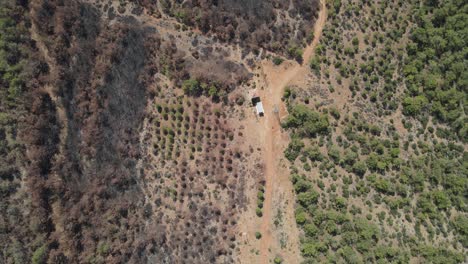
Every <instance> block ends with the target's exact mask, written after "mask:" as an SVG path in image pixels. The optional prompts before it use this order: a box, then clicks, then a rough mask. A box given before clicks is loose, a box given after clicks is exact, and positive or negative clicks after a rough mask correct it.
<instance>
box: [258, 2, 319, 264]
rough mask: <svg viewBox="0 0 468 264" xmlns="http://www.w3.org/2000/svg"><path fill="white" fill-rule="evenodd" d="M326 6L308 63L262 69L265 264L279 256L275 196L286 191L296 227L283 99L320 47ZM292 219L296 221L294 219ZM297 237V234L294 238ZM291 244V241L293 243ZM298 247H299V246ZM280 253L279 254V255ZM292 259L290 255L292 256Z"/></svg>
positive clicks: (265, 64) (267, 65) (270, 65)
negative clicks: (283, 164)
mask: <svg viewBox="0 0 468 264" xmlns="http://www.w3.org/2000/svg"><path fill="white" fill-rule="evenodd" d="M326 14H327V9H326V3H325V0H322V1H321V10H320V13H319V17H318V19H317V22H316V24H315V29H314V39H313V41H312V43H311V44H310V45H309V46H307V48H306V49H305V50H304V63H303V64H302V65H301V64H298V63H296V62H292V61H288V62H285V63H283V64H281V65H280V66H275V65H274V64H273V63H272V62H271V61H264V62H263V63H262V65H261V69H262V73H263V74H262V75H263V76H264V81H265V87H266V89H264V90H261V91H260V92H259V94H260V97H261V98H262V100H263V105H264V108H265V118H264V120H262V121H261V128H260V129H261V130H262V131H261V134H262V136H263V137H262V138H263V139H264V140H265V141H264V146H263V147H264V150H263V151H264V153H265V156H264V159H265V180H266V183H265V202H264V209H263V210H264V211H263V218H262V221H263V222H262V224H261V231H260V232H261V233H262V239H261V241H260V255H261V262H262V263H268V262H269V261H270V259H271V258H272V257H274V255H270V254H271V253H272V254H275V252H270V249H271V247H272V244H273V243H274V235H273V231H272V229H273V214H274V209H275V208H276V205H273V202H272V201H273V196H274V195H275V194H276V192H277V191H279V190H283V191H284V192H285V194H286V195H287V196H289V199H288V206H287V209H286V211H285V212H284V213H285V214H286V215H287V216H286V217H285V219H289V220H290V221H292V222H289V223H287V224H286V225H287V226H295V223H294V208H293V201H294V198H293V197H292V195H293V193H292V186H291V183H290V180H289V175H288V171H287V169H286V168H284V167H283V168H282V167H280V164H281V159H282V157H283V151H284V148H285V147H286V146H287V144H288V141H289V138H288V135H287V133H285V132H283V131H282V129H281V125H280V120H281V118H282V117H284V116H286V115H287V110H286V107H285V105H284V104H283V102H282V101H281V97H282V95H283V89H284V88H285V87H286V86H287V85H288V84H290V83H292V82H296V81H299V80H301V79H303V78H304V77H305V76H306V75H307V74H308V72H309V71H310V70H309V67H308V61H309V60H310V59H311V57H312V55H313V52H314V49H315V47H316V46H317V44H318V42H319V39H320V36H321V34H322V29H323V27H324V24H325V21H326ZM275 108H276V109H278V110H279V113H275ZM291 216H292V217H291ZM294 229H295V230H289V231H290V232H292V234H289V236H290V238H291V239H292V240H296V241H293V242H292V243H297V244H298V241H297V240H298V236H297V233H298V231H297V228H294ZM294 233H296V234H294ZM289 243H291V241H289ZM297 247H298V245H297ZM277 253H278V252H277ZM288 255H289V254H288ZM281 257H282V258H283V259H284V260H285V262H286V263H297V261H298V258H300V254H299V253H298V252H296V254H294V255H292V254H291V255H290V256H286V255H281Z"/></svg>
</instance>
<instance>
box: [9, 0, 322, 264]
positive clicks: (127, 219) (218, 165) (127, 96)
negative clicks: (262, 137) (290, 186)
mask: <svg viewBox="0 0 468 264" xmlns="http://www.w3.org/2000/svg"><path fill="white" fill-rule="evenodd" d="M305 2H307V3H305ZM308 2H309V1H293V6H294V7H291V6H285V5H284V4H282V2H281V1H277V2H275V3H267V2H266V1H259V2H258V1H257V2H255V1H254V2H239V3H237V2H235V3H234V2H225V1H220V2H217V1H216V2H206V3H205V2H203V1H202V2H196V1H189V2H184V3H183V4H182V3H180V2H178V1H176V2H171V3H169V1H161V2H160V3H159V4H158V5H154V4H153V2H152V1H133V2H130V1H129V2H126V1H120V2H119V1H85V0H83V1H60V0H30V1H27V0H25V1H15V0H7V1H2V3H1V4H0V8H1V9H0V11H1V12H0V15H1V19H2V20H4V21H7V22H6V23H3V24H1V23H0V26H1V28H0V29H1V33H2V34H0V40H1V41H2V43H6V44H5V45H0V49H1V51H2V53H0V58H1V59H2V61H1V64H0V73H1V74H2V78H1V79H0V88H1V89H0V91H1V93H2V99H1V100H0V109H1V113H0V125H1V128H0V142H1V145H0V147H1V148H0V157H1V159H0V161H1V164H0V165H1V170H0V183H1V186H2V188H1V197H2V200H1V201H0V207H1V210H2V214H1V217H0V243H1V244H2V245H6V246H5V247H4V248H2V250H1V251H0V258H1V259H3V260H5V263H30V262H33V263H211V262H222V263H231V262H234V261H235V260H236V250H237V248H238V244H239V242H238V234H237V225H238V219H239V215H240V214H241V213H242V212H243V211H245V210H246V204H247V201H248V199H249V198H248V197H247V195H246V194H245V191H246V189H247V188H251V187H252V186H253V185H254V186H257V185H258V184H259V182H261V181H262V164H261V163H262V161H261V160H260V159H259V158H258V149H259V148H258V146H255V145H249V144H251V143H247V142H246V140H245V132H244V130H243V127H242V126H240V125H238V124H237V123H235V121H236V120H238V119H239V118H240V116H242V115H243V112H242V111H241V110H240V106H239V105H243V104H244V98H243V97H242V96H241V93H236V91H237V90H239V89H242V87H243V88H244V89H245V87H247V86H249V85H251V83H250V80H251V78H252V76H253V74H252V73H251V72H252V67H254V65H255V58H256V55H255V54H253V53H252V52H251V51H258V49H260V48H266V49H268V50H270V51H277V52H283V53H284V52H287V49H286V47H294V48H297V49H299V47H300V46H301V45H302V43H303V42H304V41H305V39H306V37H307V34H308V32H309V31H310V28H311V27H312V25H313V21H314V17H315V13H316V6H315V5H314V3H308ZM306 4H307V5H306ZM244 8H248V9H247V10H246V9H244ZM260 10H262V11H261V12H260ZM199 12H201V15H202V19H201V20H199V19H198V18H197V16H198V15H197V14H198V13H199ZM182 13H183V14H185V15H184V16H183V17H181V16H180V14H182ZM157 14H159V15H157ZM280 17H281V19H280ZM251 19H253V20H251ZM180 22H182V23H180ZM207 25H212V26H210V27H207ZM229 25H231V26H229ZM187 26H188V27H189V28H190V29H187V28H186V27H187ZM270 27H271V28H272V29H271V30H270V29H269V28H270ZM198 29H200V30H202V32H198ZM226 32H227V33H226ZM289 39H292V42H289ZM227 43H229V45H227ZM236 43H241V47H237V46H235V45H230V44H236ZM18 47H20V48H18ZM5 54H8V56H7V55H5ZM233 98H234V99H233ZM249 162H250V163H249ZM252 164H256V166H253V165H252ZM255 188H257V187H255ZM4 212H6V213H4Z"/></svg>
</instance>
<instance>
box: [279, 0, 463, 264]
mask: <svg viewBox="0 0 468 264" xmlns="http://www.w3.org/2000/svg"><path fill="white" fill-rule="evenodd" d="M467 6H468V5H467V4H466V3H465V2H464V1H422V2H419V1H347V0H341V1H340V0H336V1H329V2H328V9H329V13H328V19H327V24H326V26H325V29H324V32H323V35H322V38H321V40H320V44H319V45H318V47H317V49H316V52H315V56H314V58H313V59H312V60H311V61H310V68H311V71H312V72H313V73H314V75H315V76H316V78H317V79H318V82H319V83H320V84H321V86H322V88H321V89H322V90H326V94H327V95H329V96H330V97H331V98H340V97H346V96H347V94H348V93H349V94H350V97H349V98H348V99H347V101H346V104H345V105H344V106H343V105H338V104H335V103H334V102H333V101H332V100H330V98H326V99H322V98H323V97H324V95H323V94H321V96H322V98H320V97H319V96H318V95H317V96H315V94H314V95H311V91H306V92H304V91H301V90H299V89H298V90H293V89H287V90H286V92H285V95H284V98H283V99H284V100H285V101H286V102H287V103H288V104H289V109H288V110H289V113H290V115H289V117H288V118H287V119H285V121H284V122H283V127H284V128H285V129H288V130H289V131H290V134H291V141H290V144H289V146H288V147H287V149H286V150H285V156H286V158H287V159H288V160H289V161H291V175H292V182H293V183H294V190H295V192H296V194H297V205H296V222H297V224H298V225H299V226H300V227H301V229H302V230H303V235H302V237H301V252H302V255H303V256H304V258H305V261H304V262H305V263H337V262H338V263H340V262H341V263H409V262H411V261H419V262H422V263H464V262H466V258H465V256H466V253H467V251H466V248H467V243H468V242H467V241H468V236H467V233H468V231H467V230H468V225H467V223H468V220H467V219H468V217H467V203H468V200H467V197H468V178H467V175H468V167H467V164H468V163H467V157H468V155H467V154H466V151H465V150H466V146H465V143H466V139H467V138H466V137H467V135H466V123H467V118H466V116H465V113H464V109H466V105H467V104H466V87H467V85H466V77H467V75H466V67H467V61H466V39H468V38H467V36H466V34H467V31H466V28H467V27H466V23H468V17H467ZM363 18H366V19H363ZM345 91H346V93H345ZM324 93H325V92H324ZM401 113H402V114H403V115H402V114H401Z"/></svg>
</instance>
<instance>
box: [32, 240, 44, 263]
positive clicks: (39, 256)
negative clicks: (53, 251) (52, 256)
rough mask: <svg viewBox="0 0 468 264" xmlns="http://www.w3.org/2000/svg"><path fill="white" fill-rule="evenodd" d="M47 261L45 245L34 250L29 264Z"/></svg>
mask: <svg viewBox="0 0 468 264" xmlns="http://www.w3.org/2000/svg"><path fill="white" fill-rule="evenodd" d="M46 260H47V247H46V246H45V245H43V246H41V247H39V248H38V249H36V250H35V251H34V253H33V255H32V258H31V262H32V263H33V264H43V263H46Z"/></svg>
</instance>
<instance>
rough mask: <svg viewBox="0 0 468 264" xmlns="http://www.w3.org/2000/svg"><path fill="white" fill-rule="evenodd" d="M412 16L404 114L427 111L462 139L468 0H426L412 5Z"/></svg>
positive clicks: (467, 71) (465, 120)
mask: <svg viewBox="0 0 468 264" xmlns="http://www.w3.org/2000/svg"><path fill="white" fill-rule="evenodd" d="M413 20H414V23H415V27H414V29H413V30H412V31H411V34H410V40H411V41H410V42H409V43H408V45H407V47H406V51H407V53H408V58H407V59H406V61H405V66H404V68H403V74H404V76H405V80H406V85H407V90H406V93H405V94H406V98H405V99H404V101H403V106H404V113H405V114H407V115H412V116H423V115H424V114H426V113H430V114H432V115H433V116H434V117H435V119H436V120H437V121H439V122H442V123H447V124H448V125H449V126H450V127H451V130H453V132H454V133H456V134H457V135H458V136H459V137H460V139H461V140H463V141H465V142H466V141H467V140H468V130H467V129H468V127H467V125H466V124H467V123H468V118H467V117H466V115H465V109H467V107H468V103H467V90H466V88H467V87H468V69H467V55H468V51H467V49H466V46H467V40H468V31H467V28H468V4H467V3H466V1H456V0H450V1H424V4H423V5H415V7H414V17H413Z"/></svg>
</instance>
